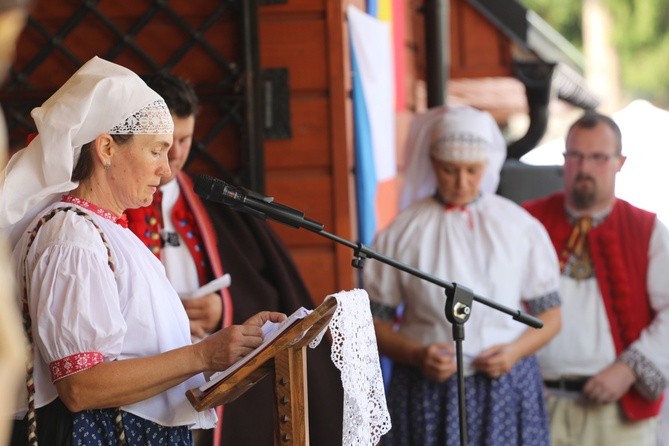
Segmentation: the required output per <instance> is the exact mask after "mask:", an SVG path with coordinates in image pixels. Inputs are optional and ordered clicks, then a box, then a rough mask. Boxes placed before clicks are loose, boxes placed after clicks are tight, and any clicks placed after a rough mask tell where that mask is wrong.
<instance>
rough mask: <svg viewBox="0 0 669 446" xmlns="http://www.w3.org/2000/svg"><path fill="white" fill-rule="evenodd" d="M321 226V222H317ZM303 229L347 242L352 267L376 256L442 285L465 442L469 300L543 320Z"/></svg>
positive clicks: (521, 318)
mask: <svg viewBox="0 0 669 446" xmlns="http://www.w3.org/2000/svg"><path fill="white" fill-rule="evenodd" d="M321 226H322V225H321ZM304 227H305V228H306V229H308V230H310V231H311V232H314V233H316V234H320V235H322V236H323V237H326V238H329V239H330V240H334V241H335V242H337V243H340V244H342V245H344V246H348V247H349V248H352V249H353V254H354V257H353V260H352V261H351V264H352V265H353V266H354V267H356V268H363V266H364V262H365V260H366V259H368V258H369V259H376V260H378V261H380V262H382V263H385V264H386V265H390V266H392V267H395V268H397V269H399V270H400V271H404V272H406V273H409V274H411V275H413V276H416V277H418V278H421V279H423V280H426V281H428V282H432V283H434V284H435V285H439V286H440V287H442V288H443V289H444V292H445V294H446V305H445V308H444V311H445V313H446V319H447V320H448V321H449V322H450V323H451V326H452V329H453V340H454V341H455V355H456V356H455V360H456V367H457V382H458V416H459V421H460V423H459V425H460V445H461V446H467V445H468V439H467V410H466V402H465V374H464V367H463V365H462V364H463V358H462V356H463V355H462V341H463V340H464V339H465V322H467V320H469V316H470V315H471V311H472V303H473V301H477V302H479V303H482V304H484V305H487V306H489V307H491V308H494V309H496V310H498V311H501V312H502V313H506V314H508V315H510V316H511V317H512V318H513V319H514V320H516V321H518V322H521V323H523V324H525V325H528V326H530V327H533V328H541V327H543V325H544V323H543V321H542V320H541V319H538V318H536V317H534V316H532V315H530V314H527V313H525V312H522V311H520V310H517V309H511V308H509V307H507V306H504V305H501V304H499V303H497V302H494V301H491V300H489V299H486V298H484V297H481V296H478V295H476V294H474V293H473V292H472V291H471V290H470V289H469V288H467V287H464V286H462V285H459V284H457V283H450V282H446V281H443V280H441V279H439V278H437V277H434V276H432V275H430V274H427V273H426V272H424V271H421V270H418V269H416V268H413V267H412V266H409V265H407V264H405V263H402V262H399V261H397V260H395V259H392V258H390V257H387V256H384V255H383V254H379V253H377V252H375V251H373V250H371V249H370V248H368V247H366V246H365V245H363V244H362V243H353V242H351V241H349V240H346V239H343V238H341V237H338V236H336V235H334V234H331V233H329V232H327V231H324V230H322V229H321V230H317V229H315V228H314V227H313V225H309V226H304Z"/></svg>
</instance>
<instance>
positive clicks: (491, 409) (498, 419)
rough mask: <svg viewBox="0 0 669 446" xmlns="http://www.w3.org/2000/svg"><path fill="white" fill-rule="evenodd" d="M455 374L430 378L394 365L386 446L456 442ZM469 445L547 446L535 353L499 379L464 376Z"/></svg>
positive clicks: (442, 445) (455, 445) (436, 445)
mask: <svg viewBox="0 0 669 446" xmlns="http://www.w3.org/2000/svg"><path fill="white" fill-rule="evenodd" d="M457 386H458V384H457V376H455V375H454V376H452V377H451V378H450V379H448V380H447V381H446V382H444V383H441V384H440V383H436V382H434V381H431V380H429V379H427V378H425V376H424V375H423V374H422V373H421V372H420V370H419V369H417V368H415V367H408V366H403V365H399V364H395V366H394V368H393V375H392V380H391V385H390V388H389V392H388V407H389V411H390V417H391V420H392V429H391V430H390V431H389V432H388V433H387V434H386V435H385V436H384V437H383V445H384V446H458V445H459V444H460V425H459V423H460V418H459V414H458V387H457ZM465 400H466V411H467V436H468V440H469V441H468V444H469V446H513V445H517V446H549V445H550V434H549V430H548V426H549V423H548V414H547V411H546V406H545V401H544V393H543V382H542V380H541V374H540V372H539V366H538V363H537V361H536V359H535V358H534V357H530V358H525V359H522V360H520V361H518V362H517V363H516V365H515V366H514V367H513V369H512V370H511V372H510V373H508V374H506V375H503V376H502V377H500V378H499V379H490V378H488V377H486V376H484V375H483V374H476V375H473V376H470V377H467V378H465Z"/></svg>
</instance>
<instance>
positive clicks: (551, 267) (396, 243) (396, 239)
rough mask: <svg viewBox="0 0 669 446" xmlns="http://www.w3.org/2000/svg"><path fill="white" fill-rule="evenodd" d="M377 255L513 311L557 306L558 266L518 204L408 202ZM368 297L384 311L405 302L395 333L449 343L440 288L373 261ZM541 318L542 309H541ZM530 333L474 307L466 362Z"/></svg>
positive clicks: (367, 271) (497, 200) (490, 198)
mask: <svg viewBox="0 0 669 446" xmlns="http://www.w3.org/2000/svg"><path fill="white" fill-rule="evenodd" d="M374 249H375V251H377V252H378V253H380V254H384V255H386V256H389V257H391V258H393V259H396V260H398V261H400V262H402V263H405V264H408V265H411V266H413V267H414V268H417V269H419V270H421V271H423V272H426V273H428V274H430V275H433V276H435V277H437V278H439V279H441V280H444V281H446V282H456V283H458V284H460V285H462V286H464V287H467V288H470V289H471V290H472V291H473V292H474V293H475V294H477V295H479V296H482V297H484V298H486V299H489V300H492V301H495V302H498V303H500V304H503V305H505V306H508V307H510V308H512V309H523V310H526V309H525V308H523V303H524V302H528V303H532V302H533V301H534V302H535V303H537V302H541V301H543V303H540V304H539V306H544V305H546V306H545V307H544V308H543V310H545V309H548V308H550V307H552V306H556V305H559V298H558V296H557V294H556V292H557V289H558V283H559V266H558V261H557V256H556V255H555V250H554V249H553V246H552V244H551V242H550V239H549V237H548V234H547V233H546V231H545V229H544V228H543V226H542V225H541V223H539V222H538V221H537V220H536V219H535V218H534V217H532V216H530V215H529V213H527V212H526V211H525V210H524V209H522V208H521V207H520V206H518V205H516V204H515V203H513V202H511V201H510V200H507V199H506V198H502V197H499V196H496V195H492V194H484V195H482V196H481V197H479V198H478V199H477V200H475V201H474V202H473V203H470V204H469V205H467V206H465V207H462V208H453V209H448V210H447V209H446V208H445V206H444V205H443V204H441V203H439V202H438V201H436V200H435V199H434V198H432V197H429V198H426V199H423V200H422V201H420V202H417V203H415V204H413V205H412V206H411V207H409V208H408V209H407V210H406V211H404V212H403V213H401V214H400V215H399V216H398V217H397V218H396V219H395V221H393V223H392V224H391V225H390V226H389V227H388V228H387V229H386V230H384V231H382V232H381V233H380V234H379V235H378V236H377V239H376V240H375V243H374ZM364 286H365V289H366V290H367V291H368V293H369V296H370V299H371V300H372V301H375V302H378V303H380V304H382V305H383V306H386V307H390V308H397V307H398V306H400V304H404V310H403V311H404V312H403V316H402V321H401V323H400V325H399V333H400V334H402V335H404V336H406V337H407V338H409V339H411V340H413V341H415V342H417V343H419V344H421V345H427V344H429V343H432V342H447V341H452V340H453V338H452V328H451V325H450V323H449V322H448V321H447V320H446V316H445V305H446V295H445V293H444V290H443V289H442V288H441V287H439V286H437V285H435V284H432V283H430V282H427V281H425V280H423V279H420V278H418V277H414V276H413V275H411V274H409V273H405V272H402V271H400V270H398V269H395V268H393V267H391V266H388V265H385V264H383V263H381V262H379V261H376V260H369V261H367V263H366V264H365V267H364ZM539 312H541V311H539ZM527 328H528V327H527V326H526V325H524V324H522V323H520V322H517V321H515V320H513V319H512V318H511V317H510V316H509V315H507V314H504V313H501V312H499V311H498V310H495V309H492V308H490V307H488V306H486V305H483V304H480V303H477V302H474V304H473V306H472V313H471V316H470V318H469V320H468V321H467V322H466V323H465V340H464V342H463V352H464V356H465V374H467V375H469V374H471V373H473V372H474V370H473V369H472V368H470V367H468V364H467V363H468V361H467V358H473V357H476V356H477V355H478V354H479V353H480V352H481V351H482V350H484V349H486V348H488V347H490V346H492V345H495V344H500V343H508V342H511V341H513V340H514V339H516V338H517V337H518V336H520V334H521V333H522V332H523V331H525V330H526V329H527Z"/></svg>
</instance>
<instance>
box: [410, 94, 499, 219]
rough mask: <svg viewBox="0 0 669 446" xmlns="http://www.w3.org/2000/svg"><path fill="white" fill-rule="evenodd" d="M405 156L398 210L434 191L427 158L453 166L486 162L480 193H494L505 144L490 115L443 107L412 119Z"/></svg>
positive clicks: (479, 111)
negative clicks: (451, 163) (449, 163)
mask: <svg viewBox="0 0 669 446" xmlns="http://www.w3.org/2000/svg"><path fill="white" fill-rule="evenodd" d="M404 153H405V157H406V158H405V160H406V162H405V166H406V167H405V170H404V185H403V188H402V193H401V196H400V210H404V209H406V208H407V207H409V206H410V205H411V204H412V203H414V202H416V201H419V200H422V199H423V198H425V197H427V196H430V195H432V194H434V192H435V191H436V188H437V180H436V177H435V175H434V170H433V169H432V163H431V160H430V156H434V157H435V158H436V159H439V160H442V161H454V162H473V161H484V160H487V161H488V164H487V167H486V171H485V173H484V175H483V178H482V180H481V192H482V193H495V192H496V191H497V186H498V185H499V173H500V170H501V169H502V164H503V163H504V160H505V159H506V141H505V140H504V136H503V135H502V132H501V131H500V130H499V126H498V125H497V123H496V122H495V119H494V118H493V117H492V115H490V113H488V112H485V111H481V110H478V109H476V108H473V107H470V106H466V105H457V106H444V107H436V108H432V109H429V110H428V111H427V112H425V113H421V114H417V115H415V116H414V118H413V120H412V122H411V127H410V128H409V134H408V136H407V142H406V145H405V152H404Z"/></svg>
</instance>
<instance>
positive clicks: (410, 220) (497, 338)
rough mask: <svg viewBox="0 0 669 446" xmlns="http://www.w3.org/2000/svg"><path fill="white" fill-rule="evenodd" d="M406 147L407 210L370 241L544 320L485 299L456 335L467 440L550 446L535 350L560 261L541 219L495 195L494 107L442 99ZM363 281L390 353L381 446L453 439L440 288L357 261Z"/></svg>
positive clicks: (499, 151) (450, 364) (500, 148)
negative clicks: (519, 316)
mask: <svg viewBox="0 0 669 446" xmlns="http://www.w3.org/2000/svg"><path fill="white" fill-rule="evenodd" d="M407 151H408V161H407V164H406V165H407V168H406V171H405V184H404V189H403V193H402V199H401V203H400V207H401V209H402V210H403V211H402V212H401V214H400V215H399V216H398V217H397V218H396V219H395V220H394V221H393V222H392V223H391V224H390V226H389V227H388V228H387V229H385V230H384V231H382V232H381V233H380V234H378V236H377V238H376V240H375V242H374V248H375V249H376V250H378V252H380V253H383V254H385V255H388V256H390V257H392V258H394V259H397V260H399V261H401V262H404V263H406V264H409V265H411V266H413V267H415V268H417V269H419V270H421V271H424V272H427V273H429V274H431V275H434V276H435V277H439V278H441V279H443V280H447V281H452V282H456V283H458V284H461V285H463V286H465V287H468V288H471V289H472V290H473V292H474V293H475V294H477V295H480V296H483V297H486V298H488V299H490V300H493V301H497V302H499V303H501V304H503V305H505V306H508V307H511V308H521V307H525V309H527V310H528V311H529V312H530V313H531V314H534V315H535V316H537V317H538V318H539V319H541V320H542V321H543V322H544V327H543V328H542V329H541V330H537V329H533V328H528V327H527V326H526V325H523V324H521V323H519V322H516V321H515V320H513V319H512V318H511V317H510V316H508V315H506V314H503V313H501V312H499V311H497V310H494V309H492V308H489V307H487V306H485V305H479V304H475V305H474V306H473V307H472V313H471V316H470V318H469V320H468V321H467V323H466V324H465V339H464V341H463V351H464V372H465V388H466V401H467V403H466V406H467V434H468V439H469V445H471V446H476V445H487V446H492V445H499V446H510V445H549V443H550V437H549V433H548V418H547V413H546V409H545V406H544V399H543V383H542V380H541V375H540V372H539V366H538V364H537V362H536V360H535V358H534V356H533V353H534V352H535V351H536V350H537V349H539V348H540V347H541V346H542V345H544V344H545V343H546V342H548V341H549V340H550V339H551V338H552V337H553V336H554V335H555V334H556V333H557V331H558V330H559V327H560V312H559V305H560V300H559V297H558V295H557V289H558V277H559V276H558V274H559V268H558V263H557V258H556V256H555V251H554V249H553V246H552V245H551V242H550V239H549V238H548V235H547V234H546V232H545V230H544V229H543V226H542V225H541V224H540V223H539V222H538V221H536V220H535V219H534V218H533V217H531V216H530V215H529V214H528V213H527V212H525V211H524V210H523V209H522V208H521V207H520V206H518V205H516V204H515V203H513V202H511V201H509V200H507V199H505V198H502V197H500V196H497V195H495V194H494V192H495V190H496V188H497V184H498V182H499V171H500V169H501V166H502V163H503V161H504V158H505V156H506V144H505V141H504V138H503V137H502V134H501V132H500V131H499V128H498V126H497V124H496V123H495V121H494V119H493V118H492V116H491V115H490V114H488V113H486V112H482V111H479V110H476V109H474V108H471V107H466V106H459V107H444V108H437V109H433V110H430V111H428V112H427V113H425V114H423V115H419V116H417V117H416V118H415V119H414V122H413V123H412V127H411V129H410V133H409V138H408V142H407ZM364 284H365V288H366V290H367V291H368V293H369V295H370V299H371V301H372V314H373V315H374V324H375V328H376V334H377V340H378V345H379V350H380V352H381V353H382V354H384V355H386V356H388V357H389V358H390V359H391V360H393V363H394V365H393V374H392V381H391V384H390V386H389V394H388V405H389V409H390V413H391V419H392V429H391V430H390V432H389V433H388V434H387V435H386V436H385V437H384V439H383V444H384V446H394V445H416V446H429V445H454V446H456V445H459V444H460V437H459V424H458V423H459V414H458V399H457V395H458V389H457V376H456V370H457V369H456V362H455V356H454V351H455V347H454V343H453V338H452V327H451V325H450V323H449V322H448V321H447V320H446V316H445V304H446V297H445V293H444V290H443V289H442V288H440V287H438V286H437V285H434V284H431V283H429V282H427V281H424V280H422V279H419V278H416V277H414V276H412V275H410V274H406V273H403V272H401V271H399V270H397V269H395V268H392V267H389V266H387V265H385V264H383V263H380V262H370V263H368V264H367V265H366V266H365V269H364ZM398 308H402V309H403V310H402V312H401V315H399V316H398Z"/></svg>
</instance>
